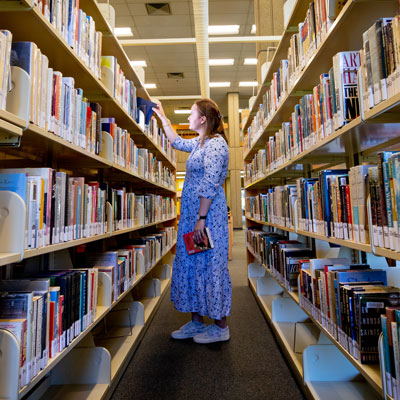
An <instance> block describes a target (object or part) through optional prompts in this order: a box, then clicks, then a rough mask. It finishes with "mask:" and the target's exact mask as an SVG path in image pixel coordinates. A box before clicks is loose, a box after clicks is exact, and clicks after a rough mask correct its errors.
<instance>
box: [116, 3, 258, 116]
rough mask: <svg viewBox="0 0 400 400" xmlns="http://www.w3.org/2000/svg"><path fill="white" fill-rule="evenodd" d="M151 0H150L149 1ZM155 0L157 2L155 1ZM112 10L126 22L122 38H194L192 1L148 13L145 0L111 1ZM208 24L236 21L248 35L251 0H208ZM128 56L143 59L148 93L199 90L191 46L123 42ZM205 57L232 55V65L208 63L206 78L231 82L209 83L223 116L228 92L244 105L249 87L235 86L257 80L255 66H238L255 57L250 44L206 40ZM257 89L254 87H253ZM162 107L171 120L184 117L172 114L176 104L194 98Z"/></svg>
mask: <svg viewBox="0 0 400 400" xmlns="http://www.w3.org/2000/svg"><path fill="white" fill-rule="evenodd" d="M151 1H152V0H150V1H149V2H151ZM155 2H157V1H155ZM110 4H111V5H112V6H113V7H114V9H115V14H116V22H115V26H116V27H131V29H132V32H133V34H134V36H133V37H123V38H121V39H131V38H132V39H160V38H193V37H195V28H194V19H193V8H192V2H191V1H171V2H169V5H170V10H171V15H166V16H159V15H157V16H156V15H151V16H149V15H148V14H147V9H146V2H145V1H140V0H110ZM209 24H210V25H234V24H239V25H240V32H239V36H250V31H251V27H252V25H253V24H254V0H209ZM124 49H125V51H126V53H127V55H128V57H129V59H131V60H145V61H146V62H147V67H146V68H145V77H146V78H145V80H146V83H155V84H156V85H157V89H148V92H149V94H150V95H151V96H182V95H199V94H200V83H199V74H198V67H197V53H196V46H195V45H188V44H184V45H164V46H161V45H157V46H132V47H128V46H125V47H124ZM209 51H210V59H213V58H234V59H235V63H234V65H233V66H210V82H218V81H230V82H231V87H230V88H210V93H211V98H212V99H214V100H215V101H216V102H217V103H218V104H219V106H220V108H221V111H222V113H223V115H225V116H227V110H228V107H227V93H228V92H239V96H240V97H239V99H240V102H239V104H240V107H241V108H246V107H247V106H248V99H249V97H250V96H252V94H253V88H251V87H250V88H246V87H245V88H243V87H239V86H238V85H239V82H240V81H254V80H256V79H257V73H256V66H254V65H252V66H245V65H243V62H244V59H245V58H255V57H256V45H255V44H210V49H209ZM168 72H182V73H183V74H184V78H183V79H169V78H168V77H167V73H168ZM254 90H256V89H254ZM162 103H163V106H164V109H165V111H166V113H167V115H168V117H169V118H170V119H171V122H172V123H181V122H186V121H187V115H185V114H183V115H182V114H180V115H177V114H174V112H173V110H174V109H177V108H190V106H191V105H192V104H193V100H179V101H176V100H174V101H171V100H164V101H163V102H162Z"/></svg>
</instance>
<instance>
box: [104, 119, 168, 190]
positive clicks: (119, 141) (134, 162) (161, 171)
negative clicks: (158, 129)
mask: <svg viewBox="0 0 400 400" xmlns="http://www.w3.org/2000/svg"><path fill="white" fill-rule="evenodd" d="M104 132H107V133H108V134H109V135H110V136H111V137H112V143H113V151H112V154H113V162H114V163H115V164H117V165H119V166H120V167H122V168H126V169H128V170H129V171H131V172H133V173H135V174H137V175H139V176H140V177H143V178H145V179H149V180H151V181H153V182H155V183H159V184H161V185H164V186H167V187H175V174H174V173H173V171H172V170H171V169H170V168H168V167H166V166H165V165H164V163H163V162H162V161H160V160H157V158H156V156H155V155H154V154H153V153H152V152H151V151H149V150H148V149H147V148H145V147H138V146H137V145H136V144H135V141H134V140H133V136H132V135H131V134H130V133H129V132H128V131H127V130H126V129H122V128H120V127H119V126H118V125H117V124H116V123H115V118H102V119H101V133H102V134H104ZM163 142H164V143H165V142H168V145H167V147H168V148H171V145H170V143H169V141H168V139H167V138H166V136H165V135H164V134H163ZM104 153H105V152H104ZM169 154H170V155H171V156H172V157H175V150H171V151H170V152H169Z"/></svg>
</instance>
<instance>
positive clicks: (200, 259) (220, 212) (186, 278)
mask: <svg viewBox="0 0 400 400" xmlns="http://www.w3.org/2000/svg"><path fill="white" fill-rule="evenodd" d="M173 147H175V148H176V149H177V150H181V151H185V152H190V156H189V158H188V160H187V162H186V178H185V182H184V185H183V190H182V198H181V216H180V220H179V227H178V239H177V246H176V256H175V261H174V268H173V272H172V283H171V301H172V302H173V303H174V306H175V308H176V309H177V310H178V311H181V312H197V313H199V314H200V315H203V316H209V317H210V318H213V319H221V318H222V317H225V316H228V315H229V314H230V312H231V299H232V284H231V278H230V276H229V270H228V246H229V236H228V235H229V233H228V214H227V206H226V199H225V193H224V189H223V187H222V184H223V183H224V181H225V178H226V174H227V172H228V162H229V150H228V146H227V144H226V142H225V140H224V138H223V137H222V136H220V135H217V136H215V137H213V138H211V139H210V138H206V139H205V141H204V146H203V148H200V139H199V137H196V138H194V139H182V138H181V137H180V136H178V137H177V138H176V139H175V141H174V143H173ZM200 196H201V197H205V198H207V199H212V203H211V206H210V209H209V211H208V214H207V219H206V226H207V227H208V228H209V229H210V233H211V236H212V239H213V242H214V248H213V249H210V250H207V251H204V252H202V253H197V254H193V255H188V254H187V252H186V248H185V244H184V241H183V234H184V233H187V232H191V231H193V229H194V227H195V225H196V222H197V215H198V212H199V207H200Z"/></svg>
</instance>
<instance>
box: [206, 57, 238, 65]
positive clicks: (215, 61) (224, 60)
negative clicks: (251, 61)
mask: <svg viewBox="0 0 400 400" xmlns="http://www.w3.org/2000/svg"><path fill="white" fill-rule="evenodd" d="M234 63H235V60H234V59H233V58H214V59H210V60H208V64H209V65H233V64H234Z"/></svg>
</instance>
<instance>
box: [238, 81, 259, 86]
mask: <svg viewBox="0 0 400 400" xmlns="http://www.w3.org/2000/svg"><path fill="white" fill-rule="evenodd" d="M257 85H258V83H257V81H250V82H239V86H244V87H246V86H248V87H253V86H257Z"/></svg>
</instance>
